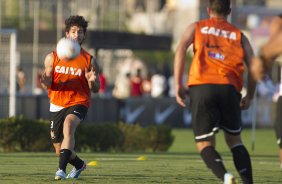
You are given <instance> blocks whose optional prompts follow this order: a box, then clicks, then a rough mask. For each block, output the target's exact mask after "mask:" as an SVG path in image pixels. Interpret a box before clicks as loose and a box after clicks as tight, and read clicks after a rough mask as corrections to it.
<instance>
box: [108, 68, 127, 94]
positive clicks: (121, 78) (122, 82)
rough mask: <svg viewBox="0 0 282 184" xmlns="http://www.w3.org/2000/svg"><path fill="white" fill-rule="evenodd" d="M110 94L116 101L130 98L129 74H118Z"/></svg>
mask: <svg viewBox="0 0 282 184" xmlns="http://www.w3.org/2000/svg"><path fill="white" fill-rule="evenodd" d="M112 94H113V96H114V97H115V98H117V99H125V98H128V97H129V96H130V72H126V73H120V74H119V75H118V76H117V78H116V80H115V85H114V89H113V92H112Z"/></svg>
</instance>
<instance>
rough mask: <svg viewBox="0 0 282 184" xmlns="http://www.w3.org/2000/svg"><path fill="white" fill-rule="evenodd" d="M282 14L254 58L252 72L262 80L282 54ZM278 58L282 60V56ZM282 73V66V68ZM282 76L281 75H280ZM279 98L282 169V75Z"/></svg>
mask: <svg viewBox="0 0 282 184" xmlns="http://www.w3.org/2000/svg"><path fill="white" fill-rule="evenodd" d="M281 43H282V14H280V15H278V16H275V17H274V19H273V20H272V22H271V25H270V38H269V40H268V42H267V43H266V44H264V45H263V46H262V47H261V49H260V53H259V56H258V57H254V58H253V64H252V72H253V75H254V77H255V78H256V80H261V79H263V77H264V76H265V75H267V74H269V72H270V70H271V68H272V64H273V62H274V61H275V60H276V58H277V57H278V56H279V55H281V54H282V44H281ZM278 60H279V61H280V62H282V61H281V60H282V58H281V57H279V58H278ZM281 74H282V68H281ZM280 77H281V75H280ZM280 81H281V82H280V89H279V98H278V102H277V113H276V121H275V126H274V129H275V134H276V138H277V144H278V145H279V148H280V149H279V158H280V169H281V170H282V114H281V112H282V77H281V79H280Z"/></svg>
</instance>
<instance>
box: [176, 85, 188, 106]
mask: <svg viewBox="0 0 282 184" xmlns="http://www.w3.org/2000/svg"><path fill="white" fill-rule="evenodd" d="M175 98H176V102H177V103H178V104H179V105H181V106H182V107H186V103H185V100H186V98H187V89H185V88H184V87H183V86H179V87H176V88H175Z"/></svg>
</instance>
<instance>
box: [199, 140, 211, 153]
mask: <svg viewBox="0 0 282 184" xmlns="http://www.w3.org/2000/svg"><path fill="white" fill-rule="evenodd" d="M208 146H213V147H214V144H213V142H211V141H200V142H197V143H196V147H197V151H198V152H199V153H201V152H202V150H203V149H205V148H206V147H208Z"/></svg>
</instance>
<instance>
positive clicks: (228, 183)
mask: <svg viewBox="0 0 282 184" xmlns="http://www.w3.org/2000/svg"><path fill="white" fill-rule="evenodd" d="M236 183H237V182H236V179H235V177H234V176H233V175H232V174H230V173H225V174H224V184H236Z"/></svg>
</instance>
